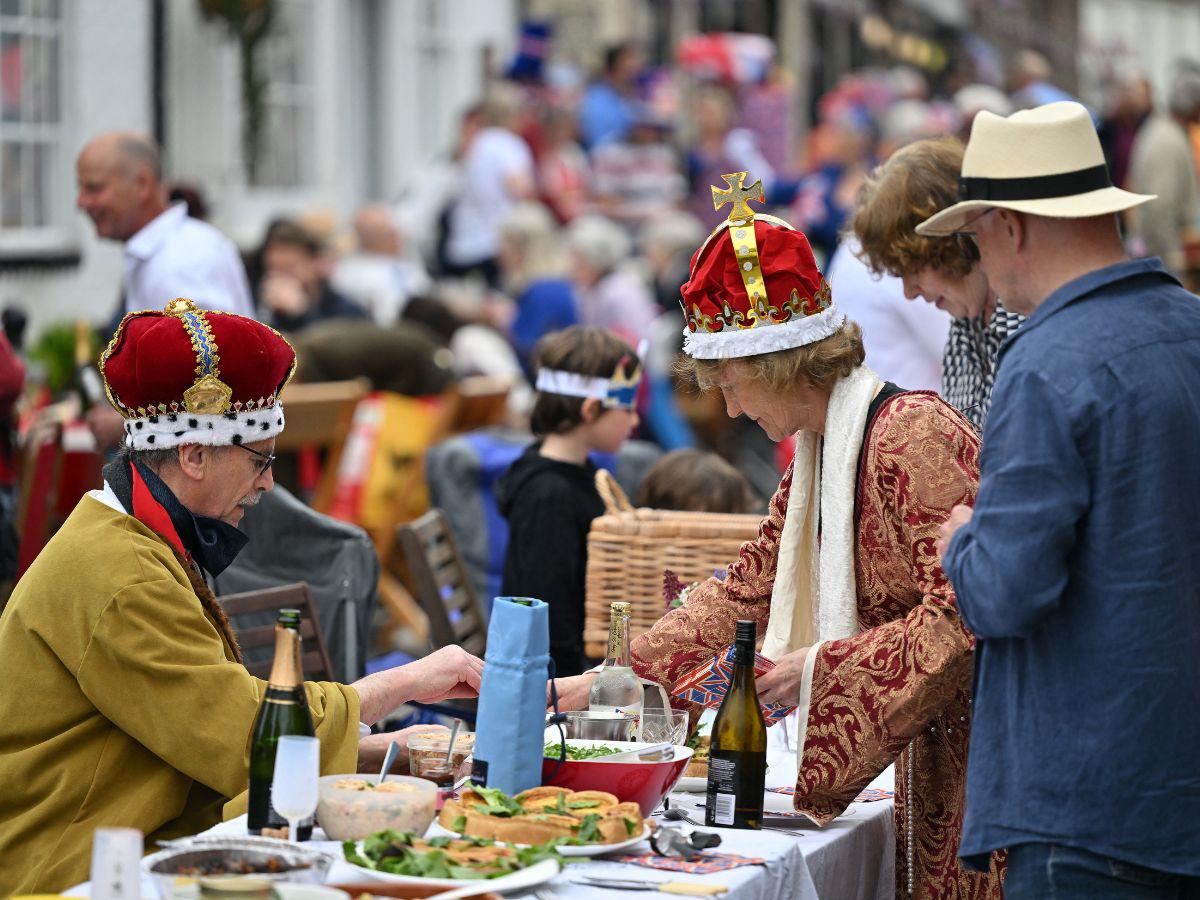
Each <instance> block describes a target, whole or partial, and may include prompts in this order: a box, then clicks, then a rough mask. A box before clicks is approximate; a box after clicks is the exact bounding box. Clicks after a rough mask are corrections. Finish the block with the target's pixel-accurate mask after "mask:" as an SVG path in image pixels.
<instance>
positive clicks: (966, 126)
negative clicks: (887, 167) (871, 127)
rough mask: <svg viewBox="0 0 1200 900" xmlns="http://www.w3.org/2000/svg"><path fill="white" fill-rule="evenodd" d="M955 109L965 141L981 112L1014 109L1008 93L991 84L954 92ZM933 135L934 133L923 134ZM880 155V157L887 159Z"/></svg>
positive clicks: (1008, 112)
mask: <svg viewBox="0 0 1200 900" xmlns="http://www.w3.org/2000/svg"><path fill="white" fill-rule="evenodd" d="M953 102H954V109H955V110H956V111H957V112H958V117H959V128H958V137H959V139H960V140H961V141H963V143H966V141H967V139H968V138H969V137H970V136H971V124H972V123H973V122H974V121H975V117H976V116H977V115H979V114H980V113H981V112H990V113H994V114H995V115H997V116H1008V115H1011V113H1012V111H1013V105H1012V101H1011V100H1009V99H1008V95H1006V94H1005V93H1004V91H1002V90H1000V89H999V88H997V87H992V86H991V85H990V84H968V85H966V86H965V87H961V88H959V89H958V90H957V91H955V93H954V100H953ZM923 137H933V135H923ZM886 158H887V157H885V156H880V159H886Z"/></svg>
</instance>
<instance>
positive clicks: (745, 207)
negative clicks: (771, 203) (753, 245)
mask: <svg viewBox="0 0 1200 900" xmlns="http://www.w3.org/2000/svg"><path fill="white" fill-rule="evenodd" d="M721 177H722V178H724V179H725V184H726V185H727V187H723V188H719V187H717V186H716V185H715V184H714V185H713V186H712V195H713V209H715V210H716V211H717V212H720V211H721V207H722V206H724V205H725V204H726V203H732V204H733V208H732V209H730V210H729V221H731V222H733V221H738V222H743V221H745V220H746V219H751V218H753V217H754V210H752V209H751V208H750V205H749V201H751V200H754V201H756V202H758V203H765V202H766V200H765V198H764V196H763V186H762V179H761V178H759V179H758V180H757V181H755V182H754V184H752V185H750V187H743V185H744V184H745V183H746V179H747V178H749V177H750V173H749V172H732V173H730V174H729V175H722V176H721Z"/></svg>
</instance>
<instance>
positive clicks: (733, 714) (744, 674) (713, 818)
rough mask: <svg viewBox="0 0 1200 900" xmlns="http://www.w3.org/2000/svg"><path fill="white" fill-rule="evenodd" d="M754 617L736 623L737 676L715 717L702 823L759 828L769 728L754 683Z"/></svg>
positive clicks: (734, 658)
mask: <svg viewBox="0 0 1200 900" xmlns="http://www.w3.org/2000/svg"><path fill="white" fill-rule="evenodd" d="M754 640H755V625H754V622H753V621H750V620H742V621H739V622H738V623H737V639H736V641H735V643H734V651H733V679H732V681H731V682H730V685H729V690H728V691H726V692H725V699H724V700H722V701H721V708H720V709H719V710H718V711H717V718H716V720H715V721H714V722H713V729H712V740H711V744H710V750H709V754H708V796H707V799H706V802H705V805H704V824H705V825H717V826H723V827H726V828H761V827H762V813H763V786H764V782H765V781H766V775H767V728H766V726H765V725H764V724H763V717H762V710H761V709H760V708H759V706H758V692H757V691H756V690H755V688H754Z"/></svg>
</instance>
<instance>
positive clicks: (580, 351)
mask: <svg viewBox="0 0 1200 900" xmlns="http://www.w3.org/2000/svg"><path fill="white" fill-rule="evenodd" d="M534 365H535V366H536V368H537V370H538V374H537V397H536V399H535V400H534V405H533V413H532V417H531V419H532V421H531V423H530V425H531V427H532V429H533V433H534V435H535V436H536V437H537V438H538V439H539V440H538V441H537V442H536V443H534V444H532V445H531V446H530V447H529V448H528V449H526V451H525V453H524V454H523V455H522V456H521V457H520V458H519V459H517V461H516V462H514V463H513V464H512V467H511V468H510V469H509V470H508V472H506V473H505V474H504V476H503V477H502V478H501V479H500V480H499V482H498V483H497V485H496V498H497V500H498V501H499V505H500V512H501V513H502V514H503V515H504V517H505V518H507V519H508V527H509V535H508V554H507V557H506V558H505V561H504V581H503V585H502V588H501V592H502V593H503V594H504V595H505V596H510V597H536V598H538V599H539V600H544V601H545V602H546V603H548V604H549V605H550V656H551V657H552V658H553V659H554V663H555V669H556V672H557V674H558V675H560V676H565V675H578V674H580V673H581V672H582V671H583V670H584V655H583V600H584V572H585V570H586V568H587V535H588V529H589V528H590V526H591V523H592V519H594V518H595V517H596V516H598V515H600V514H601V513H603V512H604V504H603V503H602V501H601V500H600V496H599V494H597V493H596V467H595V466H594V465H593V464H592V463H591V462H590V461H589V460H588V454H589V453H590V452H591V451H593V450H595V451H598V452H601V453H615V452H616V451H617V449H618V448H619V447H620V446H621V444H622V443H624V441H625V439H626V438H627V437H629V434H630V432H631V431H633V429H634V427H635V426H636V425H637V422H638V417H637V413H636V412H634V408H633V407H634V400H635V398H636V394H637V387H638V380H639V379H640V377H641V367H640V364H639V362H638V359H637V354H635V353H634V350H633V348H632V347H630V346H629V345H628V344H627V343H625V342H624V341H623V340H621V339H620V338H618V337H616V336H615V335H613V334H611V333H610V332H608V331H605V330H604V329H601V328H588V327H580V326H575V327H572V328H568V329H566V330H565V331H560V332H556V333H554V334H549V335H547V336H546V337H544V338H543V339H542V340H541V341H540V342H539V343H538V346H537V348H536V349H535V351H534Z"/></svg>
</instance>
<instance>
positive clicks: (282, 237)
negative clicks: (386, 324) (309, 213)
mask: <svg viewBox="0 0 1200 900" xmlns="http://www.w3.org/2000/svg"><path fill="white" fill-rule="evenodd" d="M323 254H324V248H323V247H322V245H321V243H320V241H318V240H317V238H315V237H314V236H313V235H312V233H311V232H310V231H309V230H308V229H306V228H303V227H301V226H300V225H299V224H297V223H295V222H289V221H279V222H276V223H274V224H273V225H272V226H271V228H270V229H269V230H268V232H267V236H266V239H265V240H264V242H263V245H262V249H261V251H260V258H261V260H262V281H261V283H260V284H259V288H258V302H259V307H260V308H261V309H262V312H263V321H265V322H266V323H267V324H269V325H270V326H271V327H272V328H275V329H278V330H279V331H282V332H285V333H287V334H296V333H299V332H301V331H303V330H304V329H305V328H308V327H309V326H310V325H313V324H315V323H317V322H323V321H325V320H327V319H365V318H367V311H366V310H365V309H363V308H362V307H361V306H359V305H358V304H357V303H355V302H354V301H353V300H351V299H350V298H348V297H345V296H343V295H342V294H340V293H338V292H337V291H335V290H334V289H333V288H332V287H330V285H329V281H328V280H327V279H326V278H325V277H324V276H323V274H322V268H323V262H322V257H323Z"/></svg>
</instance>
